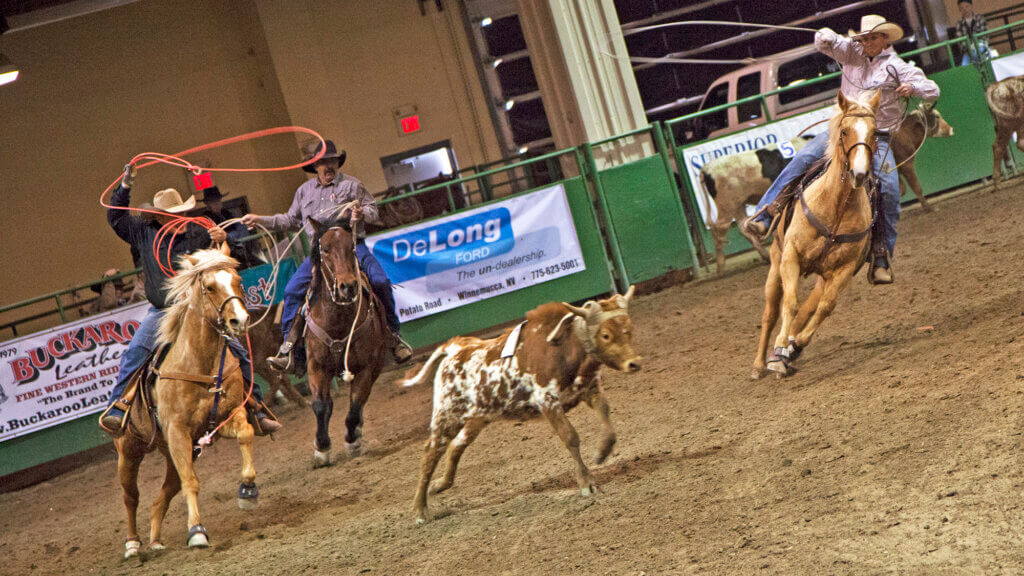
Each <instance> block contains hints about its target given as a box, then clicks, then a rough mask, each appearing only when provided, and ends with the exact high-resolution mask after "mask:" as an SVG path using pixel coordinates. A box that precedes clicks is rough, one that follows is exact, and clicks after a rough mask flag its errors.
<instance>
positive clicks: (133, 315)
mask: <svg viewBox="0 0 1024 576" xmlns="http://www.w3.org/2000/svg"><path fill="white" fill-rule="evenodd" d="M148 308H149V303H148V302H140V303H138V304H133V305H131V306H125V307H122V308H118V309H116V310H112V311H110V312H105V313H103V314H97V315H95V316H90V317H88V318H85V319H82V320H79V321H77V322H72V323H69V324H63V325H61V326H58V327H56V328H52V329H50V330H45V331H43V332H37V333H35V334H32V335H30V336H24V337H22V338H18V339H17V340H11V341H8V342H4V343H3V344H0V442H3V441H4V440H10V439H11V438H17V437H18V436H21V435H23V434H28V433H30V432H35V431H37V430H41V429H43V428H48V427H50V426H53V425H54V424H58V423H60V422H66V421H68V420H74V419H76V418H80V417H82V416H85V415H87V414H91V413H95V412H99V411H101V410H103V409H104V408H105V407H106V405H107V397H108V395H109V393H110V390H111V388H113V387H114V382H115V381H116V380H117V369H118V365H119V364H120V363H121V355H122V354H124V352H125V351H126V350H127V349H128V342H129V341H130V340H131V338H132V336H133V335H134V334H135V330H136V328H138V326H139V323H140V322H141V321H142V319H143V318H144V317H145V316H146V310H147V309H148Z"/></svg>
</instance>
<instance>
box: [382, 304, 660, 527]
mask: <svg viewBox="0 0 1024 576" xmlns="http://www.w3.org/2000/svg"><path fill="white" fill-rule="evenodd" d="M632 297H633V287H630V288H629V291H628V292H626V294H625V295H624V296H622V295H616V296H612V297H611V298H608V299H605V300H600V301H594V300H591V301H589V302H587V303H585V304H584V305H583V306H582V307H576V306H572V305H569V304H566V303H558V302H552V303H548V304H544V305H541V306H539V307H537V308H535V309H533V310H531V311H530V312H527V313H526V321H525V322H523V323H522V324H519V325H518V326H516V327H515V328H509V329H507V330H505V332H504V333H503V334H502V335H501V336H498V337H497V338H493V339H490V340H481V339H479V338H472V337H468V336H457V337H455V338H452V339H451V340H449V341H447V342H445V343H444V344H442V345H441V346H440V347H438V348H437V349H436V350H434V353H433V354H432V355H431V356H430V359H428V360H427V362H426V363H425V364H424V365H423V367H422V368H420V370H419V372H418V373H416V375H415V376H412V372H413V371H410V373H409V375H407V376H408V377H407V378H406V379H405V380H404V381H402V383H403V385H405V386H412V385H415V384H420V383H423V382H427V381H432V382H433V383H434V409H433V413H432V415H431V418H430V439H428V440H427V443H426V445H425V446H424V447H423V448H424V453H423V465H422V470H421V472H420V482H419V486H418V487H417V490H416V499H415V511H416V521H417V522H424V521H426V514H427V487H428V485H430V477H431V476H432V475H433V474H434V469H435V468H436V467H437V463H438V461H439V460H440V459H441V457H442V456H444V455H445V451H446V450H447V455H448V466H447V469H446V470H445V474H444V477H443V478H442V479H441V480H440V481H439V482H436V483H434V484H433V485H430V493H431V494H436V493H438V492H441V491H444V490H447V489H448V488H450V487H451V486H452V483H453V482H454V481H455V469H456V467H457V466H458V464H459V458H461V456H462V453H463V451H465V449H466V447H467V446H468V445H469V444H470V442H472V441H473V440H474V439H475V438H476V437H477V435H478V434H479V433H480V431H481V430H483V428H484V426H486V425H487V424H489V423H490V422H491V421H493V420H495V419H498V418H501V417H511V418H521V417H526V416H533V415H536V414H537V413H540V414H543V415H544V416H545V417H546V418H547V420H548V422H549V423H550V424H551V427H552V428H554V429H555V432H556V433H557V434H558V437H559V438H561V439H562V442H563V443H565V447H566V448H568V449H569V453H570V454H571V455H572V458H573V460H574V461H575V462H576V481H577V483H578V485H579V488H580V491H581V492H582V493H583V495H584V496H589V495H591V494H592V493H593V491H594V480H593V478H592V477H591V476H590V471H589V470H588V469H587V467H586V465H585V464H583V458H582V457H580V439H579V436H578V435H577V434H576V429H575V428H573V426H572V424H571V423H570V422H569V420H568V419H567V418H566V416H565V413H566V412H568V411H569V410H570V409H572V408H573V407H575V406H576V405H577V404H579V403H580V402H581V401H583V402H586V403H587V405H589V406H590V407H591V408H593V409H594V410H595V411H597V415H598V417H599V418H600V419H601V423H602V427H603V428H604V435H603V439H602V441H601V446H600V449H599V450H598V453H597V462H598V464H600V463H601V462H603V461H604V459H605V458H607V457H608V455H609V454H611V451H612V447H613V446H614V445H615V431H614V429H613V428H612V424H611V420H610V419H609V409H608V401H607V400H605V397H604V393H603V391H602V390H601V382H600V371H601V367H602V366H604V365H607V366H610V367H612V368H614V369H616V370H621V371H623V372H636V371H638V370H640V361H641V359H640V357H639V356H637V354H636V352H634V351H633V323H632V321H631V320H630V318H629V302H630V300H631V299H632Z"/></svg>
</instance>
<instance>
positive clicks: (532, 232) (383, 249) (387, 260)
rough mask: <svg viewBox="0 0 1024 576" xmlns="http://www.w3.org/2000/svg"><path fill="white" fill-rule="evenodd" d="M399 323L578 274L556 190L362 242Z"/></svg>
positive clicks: (564, 207) (572, 233)
mask: <svg viewBox="0 0 1024 576" xmlns="http://www.w3.org/2000/svg"><path fill="white" fill-rule="evenodd" d="M366 244H367V246H368V247H369V248H370V250H371V251H372V252H373V254H374V256H376V257H377V259H378V260H379V261H380V263H381V266H383V267H384V270H385V271H386V272H387V273H388V277H389V278H390V279H391V282H392V283H393V284H395V285H396V286H395V302H396V305H397V308H398V317H399V319H401V320H402V321H403V322H405V321H408V320H413V319H415V318H421V317H423V316H429V315H431V314H435V313H437V312H441V311H443V310H450V309H452V308H457V307H459V306H462V305H464V304H469V303H470V302H476V301H478V300H483V299H485V298H490V297H492V296H498V295H500V294H506V293H508V292H512V291H514V290H519V289H520V288H526V287H528V286H532V285H534V284H539V283H541V282H547V281H548V280H554V279H555V278H561V277H562V276H567V275H569V274H575V273H576V272H581V271H583V270H585V266H584V264H583V252H582V251H581V250H580V244H579V239H578V238H577V236H576V226H575V225H574V224H573V221H572V214H571V213H570V212H569V203H568V201H567V200H566V198H565V189H564V188H562V185H561V184H558V185H556V186H551V187H549V188H544V189H542V190H538V191H536V192H531V193H529V194H524V195H522V196H516V197H515V198H510V199H508V200H505V201H502V202H496V203H494V204H489V205H487V206H482V207H480V208H475V209H473V210H467V211H466V212H460V213H458V214H455V215H452V216H448V217H445V218H440V219H437V220H432V221H430V222H426V223H424V224H417V225H414V226H410V227H408V228H403V229H402V230H398V231H395V232H386V233H384V234H378V235H376V236H372V237H370V238H367V239H366Z"/></svg>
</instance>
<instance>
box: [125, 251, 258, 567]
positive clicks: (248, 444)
mask: <svg viewBox="0 0 1024 576" xmlns="http://www.w3.org/2000/svg"><path fill="white" fill-rule="evenodd" d="M180 263H181V269H180V270H178V273H177V275H176V276H174V277H173V278H170V279H168V280H167V286H168V288H169V291H168V301H169V302H172V303H173V304H172V305H171V306H170V308H168V309H167V312H166V313H165V315H164V318H163V320H161V324H160V341H161V342H165V343H169V345H170V348H169V350H168V352H167V355H166V357H165V359H164V361H163V364H162V365H161V366H160V368H159V371H158V374H159V376H158V377H157V379H156V384H155V385H154V389H153V393H152V404H155V410H156V415H157V419H158V421H159V425H157V424H156V423H155V422H153V421H151V417H150V414H148V413H146V412H145V410H144V409H143V410H140V409H139V408H140V407H141V406H140V405H136V406H134V407H133V409H132V410H131V415H130V417H131V419H132V424H131V425H129V427H128V430H127V431H126V433H125V434H124V436H122V437H120V438H118V439H117V440H114V446H115V447H116V448H117V456H118V459H117V474H118V477H119V478H120V480H121V488H122V490H123V491H124V506H125V510H126V511H127V514H128V537H127V540H126V541H125V557H126V558H127V557H130V556H135V555H137V554H138V552H139V548H140V546H141V541H140V540H139V536H138V531H137V530H136V524H135V516H136V511H137V509H138V504H139V487H138V476H139V464H141V462H142V459H143V457H144V456H145V455H146V454H147V453H148V452H151V451H152V450H154V449H159V450H160V452H161V453H162V454H163V455H164V458H165V459H166V461H167V470H166V474H165V476H164V483H163V487H162V489H161V490H160V494H159V496H158V497H157V498H156V500H154V501H153V507H152V511H151V517H150V533H149V545H150V547H151V548H153V549H161V548H163V544H162V543H161V542H160V526H161V523H162V522H163V519H164V514H166V512H167V506H168V504H169V503H170V501H171V499H172V498H173V497H174V496H175V494H177V493H178V491H179V490H181V489H184V491H185V499H186V501H187V504H188V542H187V543H188V546H189V547H206V546H209V539H208V537H207V535H206V530H205V529H204V528H203V525H202V524H200V523H199V508H198V504H197V496H198V494H199V479H198V478H197V477H196V473H195V469H194V467H193V464H192V461H193V447H194V446H196V441H197V440H198V439H199V438H200V437H201V436H202V435H203V434H204V433H207V432H210V431H211V430H212V429H213V426H216V425H217V424H220V423H221V422H223V426H222V427H221V428H220V429H219V430H218V433H219V434H220V435H221V436H225V437H228V438H232V437H233V438H236V439H237V440H238V445H239V448H240V449H241V451H242V482H241V486H239V491H238V495H239V500H238V506H239V508H242V509H251V508H254V507H255V506H256V504H257V502H258V500H257V490H256V482H255V479H256V469H255V468H254V467H253V460H252V439H253V434H254V431H253V427H252V425H250V424H249V422H248V421H247V419H246V411H245V409H244V407H242V405H243V403H244V402H245V399H246V390H245V383H244V381H243V380H242V374H241V371H240V370H239V367H238V361H237V360H236V359H235V357H234V356H232V355H231V354H226V355H225V354H224V353H225V352H226V350H224V349H223V347H224V346H225V345H226V344H225V343H226V340H225V339H226V338H228V337H235V336H238V335H239V334H243V333H244V332H245V330H246V328H247V327H248V324H249V315H248V313H247V312H246V310H245V306H244V305H243V304H244V302H245V300H243V294H244V293H243V292H242V280H241V278H240V277H239V276H238V272H236V268H237V267H238V262H237V261H236V260H235V259H234V258H231V255H230V250H229V248H228V245H227V243H225V244H223V245H222V247H221V248H220V249H210V250H199V251H197V252H195V253H193V254H192V255H188V256H183V257H182V258H181V259H180ZM222 358H224V359H225V360H226V363H225V364H224V366H223V379H222V382H221V383H220V393H219V394H217V393H216V390H215V387H216V386H217V384H216V381H217V378H216V376H217V374H218V372H220V368H221V366H220V363H221V362H223V361H224V360H222ZM143 385H144V383H140V384H139V386H140V387H141V386H143ZM218 403H219V404H220V410H219V411H217V410H216V409H215V406H217V404H218ZM235 407H239V409H237V410H233V408H235Z"/></svg>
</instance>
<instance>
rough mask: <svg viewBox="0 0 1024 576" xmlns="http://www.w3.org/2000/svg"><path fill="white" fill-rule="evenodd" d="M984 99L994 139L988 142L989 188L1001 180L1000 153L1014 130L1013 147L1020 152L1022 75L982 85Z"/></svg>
mask: <svg viewBox="0 0 1024 576" xmlns="http://www.w3.org/2000/svg"><path fill="white" fill-rule="evenodd" d="M985 100H986V101H988V109H989V111H990V112H992V118H993V119H994V120H995V123H996V141H995V142H994V143H993V144H992V190H993V191H994V190H995V189H996V188H998V187H999V181H1000V180H1001V179H1002V170H1001V167H1002V163H1003V156H1004V155H1005V154H1006V146H1007V145H1008V144H1009V143H1010V137H1011V136H1013V134H1014V132H1016V133H1017V149H1018V150H1020V151H1021V152H1024V76H1013V77H1010V78H1007V79H1005V80H1000V81H999V82H996V83H995V84H991V85H990V86H989V87H988V88H985Z"/></svg>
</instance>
